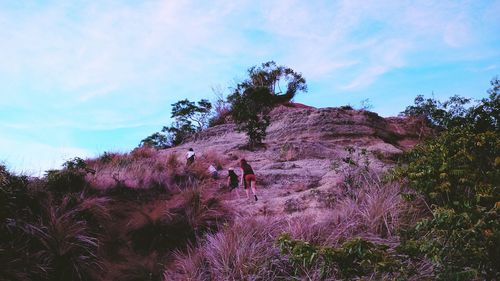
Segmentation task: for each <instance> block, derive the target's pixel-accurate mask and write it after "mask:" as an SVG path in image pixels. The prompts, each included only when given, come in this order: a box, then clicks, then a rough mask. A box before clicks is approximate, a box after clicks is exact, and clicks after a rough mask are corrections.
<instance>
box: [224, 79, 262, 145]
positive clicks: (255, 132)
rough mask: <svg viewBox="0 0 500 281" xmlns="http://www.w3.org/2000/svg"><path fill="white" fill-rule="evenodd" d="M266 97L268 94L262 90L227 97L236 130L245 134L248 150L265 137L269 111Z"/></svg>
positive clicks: (251, 90) (252, 89)
mask: <svg viewBox="0 0 500 281" xmlns="http://www.w3.org/2000/svg"><path fill="white" fill-rule="evenodd" d="M267 97H268V92H267V90H266V89H264V88H257V89H254V88H250V89H247V90H245V92H244V93H243V94H240V93H238V92H235V93H234V94H233V95H231V96H230V97H229V101H230V102H231V105H232V111H231V113H232V114H231V115H232V117H233V120H234V122H235V123H236V129H237V131H238V132H246V134H247V136H248V145H249V147H250V148H254V147H256V146H258V145H260V144H261V143H262V141H263V140H264V138H265V137H266V129H267V127H268V126H269V123H270V117H269V112H270V111H271V107H269V104H268V103H267Z"/></svg>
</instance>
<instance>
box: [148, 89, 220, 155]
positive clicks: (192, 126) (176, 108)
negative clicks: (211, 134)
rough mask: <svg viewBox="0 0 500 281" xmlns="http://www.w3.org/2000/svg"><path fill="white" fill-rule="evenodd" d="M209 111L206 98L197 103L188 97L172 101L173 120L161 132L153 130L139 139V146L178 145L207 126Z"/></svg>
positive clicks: (165, 146) (159, 146)
mask: <svg viewBox="0 0 500 281" xmlns="http://www.w3.org/2000/svg"><path fill="white" fill-rule="evenodd" d="M211 112H212V104H211V103H210V102H209V101H208V100H206V99H201V100H200V101H198V102H197V103H195V102H192V101H189V100H188V99H184V100H180V101H178V102H176V103H173V104H172V111H171V116H170V117H171V118H174V122H173V123H172V124H171V125H170V126H168V127H167V126H164V127H163V129H162V130H161V132H155V133H153V134H151V135H150V136H148V137H146V138H145V139H143V140H141V142H140V143H139V147H143V146H150V147H154V148H156V149H164V148H168V147H171V146H176V145H179V144H181V143H182V142H184V141H185V140H186V139H187V138H188V137H190V136H192V135H193V134H195V133H197V132H199V131H201V130H203V129H205V128H206V127H207V126H208V123H209V120H210V116H211Z"/></svg>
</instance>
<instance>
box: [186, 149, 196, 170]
mask: <svg viewBox="0 0 500 281" xmlns="http://www.w3.org/2000/svg"><path fill="white" fill-rule="evenodd" d="M195 157H196V155H195V154H194V150H193V149H192V148H190V149H189V150H188V152H187V153H186V158H187V160H186V165H187V166H189V165H191V164H193V162H194V159H195Z"/></svg>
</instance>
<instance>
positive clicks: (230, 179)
mask: <svg viewBox="0 0 500 281" xmlns="http://www.w3.org/2000/svg"><path fill="white" fill-rule="evenodd" d="M227 174H228V176H227V185H228V186H229V188H230V189H231V191H233V190H236V194H237V195H238V198H240V191H239V190H238V183H239V180H238V175H237V174H236V173H235V172H234V169H233V168H229V169H228V172H227Z"/></svg>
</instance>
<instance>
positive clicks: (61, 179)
mask: <svg viewBox="0 0 500 281" xmlns="http://www.w3.org/2000/svg"><path fill="white" fill-rule="evenodd" d="M63 167H64V169H62V170H48V171H46V172H45V178H46V180H47V187H48V188H49V189H50V190H52V191H54V192H56V193H58V194H65V193H67V192H78V191H81V190H83V189H84V188H85V187H86V186H87V182H86V181H85V175H86V174H87V173H95V170H93V169H90V168H89V167H88V166H87V164H86V162H85V160H83V159H82V158H79V157H75V158H73V159H70V160H68V161H66V162H64V164H63Z"/></svg>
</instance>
